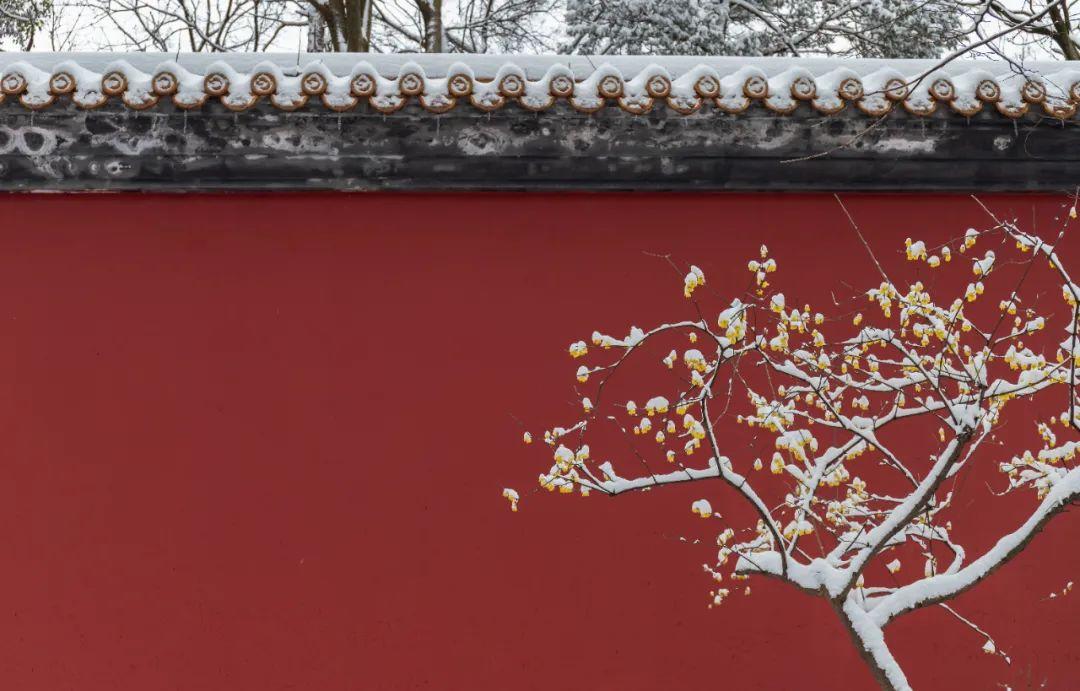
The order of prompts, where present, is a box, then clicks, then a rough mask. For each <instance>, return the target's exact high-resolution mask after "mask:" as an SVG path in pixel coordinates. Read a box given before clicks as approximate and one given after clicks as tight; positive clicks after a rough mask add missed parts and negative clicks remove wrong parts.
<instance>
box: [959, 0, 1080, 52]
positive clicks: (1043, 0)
mask: <svg viewBox="0 0 1080 691" xmlns="http://www.w3.org/2000/svg"><path fill="white" fill-rule="evenodd" d="M959 4H960V5H963V6H965V7H964V9H965V12H966V13H967V14H968V15H969V17H970V19H971V21H972V25H973V26H974V29H973V32H974V33H977V34H978V33H982V32H984V31H985V30H986V29H987V27H988V26H992V25H995V24H996V25H1000V26H1003V27H1009V28H1013V29H1016V32H1015V34H1014V35H1013V38H1012V43H1013V44H1014V46H1016V47H1018V48H1020V49H1022V50H1026V49H1031V48H1035V49H1041V52H1044V53H1045V52H1048V53H1050V54H1051V55H1053V56H1054V57H1057V58H1064V59H1065V60H1080V2H1078V1H1077V0H1020V1H1017V0H1013V1H1011V2H1004V1H1002V0H971V1H968V2H961V3H959Z"/></svg>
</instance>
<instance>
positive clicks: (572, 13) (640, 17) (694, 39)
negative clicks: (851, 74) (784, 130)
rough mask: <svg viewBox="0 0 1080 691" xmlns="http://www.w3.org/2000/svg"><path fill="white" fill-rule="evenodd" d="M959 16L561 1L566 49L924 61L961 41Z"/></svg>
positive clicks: (710, 3) (783, 5) (835, 3)
mask: <svg viewBox="0 0 1080 691" xmlns="http://www.w3.org/2000/svg"><path fill="white" fill-rule="evenodd" d="M962 18H963V15H962V14H961V12H960V11H959V8H958V7H957V6H956V4H955V3H951V2H939V1H935V0H921V1H917V2H911V1H910V0H880V1H877V2H866V1H865V0H721V1H719V2H717V1H715V0H675V1H674V2H672V1H670V0H567V5H566V25H567V34H568V38H567V41H566V43H565V45H564V49H565V50H568V51H572V52H580V53H597V54H613V53H614V54H618V53H628V54H649V55H655V54H665V53H667V54H676V55H802V54H817V55H849V56H860V57H920V58H930V57H937V56H939V55H941V53H942V51H943V50H945V49H949V48H953V47H955V46H957V45H959V44H960V41H961V39H962V32H961V28H962V27H961V20H962Z"/></svg>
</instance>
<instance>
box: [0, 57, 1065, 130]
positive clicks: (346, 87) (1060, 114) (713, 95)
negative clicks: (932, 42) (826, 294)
mask: <svg viewBox="0 0 1080 691" xmlns="http://www.w3.org/2000/svg"><path fill="white" fill-rule="evenodd" d="M23 57H26V58H29V57H30V56H23ZM246 57H250V56H246ZM489 57H490V56H489ZM523 60H524V58H523ZM680 60H682V59H681V58H680ZM662 61H663V59H660V62H662ZM34 62H35V61H34V60H30V59H23V60H19V61H16V62H11V63H9V64H6V65H4V66H3V67H2V68H0V102H2V101H4V100H6V99H8V98H13V99H17V101H18V102H19V103H21V104H22V105H23V106H25V107H27V108H30V109H33V110H41V109H44V108H48V107H49V106H52V105H54V104H56V103H58V102H61V100H62V98H68V99H70V100H71V101H72V102H73V103H74V104H75V105H76V106H78V107H79V108H83V109H94V108H98V107H101V106H103V105H105V104H106V103H107V102H108V101H109V100H110V99H111V98H118V99H120V100H121V101H122V102H123V103H124V104H125V105H126V106H127V107H129V108H132V109H135V110H144V109H147V108H151V107H154V106H156V105H158V104H159V103H161V102H163V101H165V100H166V99H171V101H172V102H173V104H175V105H176V106H177V107H179V108H182V109H191V108H199V107H201V106H203V105H204V104H206V103H207V102H208V101H210V99H217V100H218V101H220V103H221V104H222V105H223V106H224V107H225V108H227V109H229V110H231V111H236V112H240V111H245V110H248V109H250V108H253V107H254V106H255V105H257V104H258V103H259V102H260V101H262V100H267V101H269V102H270V103H271V104H272V105H273V106H274V107H275V108H277V109H280V110H284V111H292V110H297V109H299V108H302V107H304V106H305V105H307V104H308V102H309V100H310V99H312V98H318V99H319V100H320V101H321V103H322V105H323V106H324V107H326V108H328V109H330V110H331V111H337V112H344V111H349V110H352V109H354V108H356V107H358V106H359V105H360V104H361V103H362V102H366V103H367V104H368V105H369V106H370V107H371V108H372V109H374V110H375V111H376V112H379V113H384V114H388V113H393V112H395V111H397V110H400V109H401V108H403V107H404V106H405V105H407V104H408V103H409V102H410V101H413V100H415V101H416V102H417V103H419V105H420V106H421V107H422V108H423V109H424V110H426V111H428V112H431V113H444V112H447V111H449V110H450V109H452V108H454V107H455V106H456V105H457V104H458V103H459V102H462V101H464V102H467V103H468V104H470V105H472V106H473V107H474V108H477V109H479V110H481V111H494V110H499V109H501V108H503V107H505V106H506V105H507V104H509V103H516V104H517V105H519V106H521V107H523V108H525V109H527V110H532V111H544V110H548V109H550V108H553V107H555V106H556V104H558V103H559V102H560V101H564V102H566V103H568V104H569V105H570V107H572V108H574V109H576V110H578V111H581V112H585V113H593V112H596V111H598V110H600V109H602V108H604V107H606V106H608V105H610V104H615V105H617V106H618V107H619V108H620V109H622V110H623V111H626V112H628V113H631V114H634V115H641V114H644V113H647V112H649V111H650V110H652V109H653V108H654V106H655V105H656V104H657V103H661V104H663V105H666V106H667V107H668V108H670V109H671V110H673V111H675V112H677V113H681V114H686V115H688V114H692V113H695V112H698V111H701V110H702V109H703V108H706V107H707V106H711V107H713V108H715V109H716V110H718V111H720V112H723V113H729V114H735V113H741V112H744V111H746V110H747V109H748V108H750V107H751V106H752V105H754V104H755V103H759V104H760V105H762V106H763V107H764V108H766V109H768V110H770V111H772V112H774V113H778V114H788V113H792V112H794V111H796V110H797V109H798V108H799V105H800V103H806V104H807V105H808V106H809V107H811V108H812V109H813V110H815V111H817V112H818V113H821V114H823V115H831V114H834V113H838V112H840V111H842V110H844V109H845V108H846V107H847V106H848V104H851V105H852V106H854V107H855V108H856V109H858V110H859V111H860V112H862V113H864V114H866V115H868V116H875V117H877V116H882V115H884V114H886V113H888V112H890V111H891V110H893V108H894V107H896V106H897V105H899V106H901V107H902V108H903V109H904V110H906V111H907V112H909V113H911V114H913V115H917V116H927V115H931V114H932V113H934V112H935V111H936V110H937V109H938V106H939V104H947V106H948V107H949V108H950V109H951V110H952V111H954V112H956V113H959V114H961V115H964V116H972V115H975V114H976V113H978V112H980V111H982V110H983V108H984V107H985V106H986V105H987V104H992V106H993V108H994V110H995V111H996V112H997V113H999V114H1001V115H1003V116H1005V117H1008V118H1019V117H1022V116H1024V115H1025V114H1027V113H1028V111H1029V109H1030V108H1031V106H1032V105H1037V106H1040V107H1041V109H1042V111H1043V113H1045V114H1046V115H1048V116H1050V117H1054V118H1061V119H1065V118H1071V117H1073V116H1074V115H1075V114H1076V112H1077V108H1078V106H1080V69H1077V68H1073V67H1069V66H1067V65H1062V66H1061V68H1060V69H1059V71H1057V72H1055V73H1053V74H1049V75H1041V74H1035V73H1030V74H1025V75H1020V74H997V75H995V74H993V73H991V72H990V71H989V70H988V69H986V67H987V66H986V65H982V64H979V63H968V64H965V65H964V66H963V67H964V70H963V71H958V70H957V69H956V68H952V69H937V70H933V71H930V72H926V71H923V72H919V73H917V74H904V72H902V71H901V70H900V69H897V67H905V68H910V67H913V65H912V64H911V63H910V62H909V61H897V62H896V65H897V67H891V66H890V63H889V62H888V61H850V62H848V61H827V60H826V61H821V60H818V61H814V60H810V61H804V62H802V63H800V61H797V60H794V61H789V62H786V63H785V62H780V63H772V64H773V66H775V65H776V64H779V65H781V66H783V67H785V68H786V69H783V71H780V72H776V71H775V70H772V72H773V73H772V74H770V73H769V72H767V71H766V70H764V69H762V65H763V64H766V63H762V62H760V61H758V60H757V59H753V58H747V59H746V60H745V61H744V63H743V64H740V63H739V62H738V61H725V64H730V66H731V67H732V69H728V68H727V67H724V68H718V67H716V66H714V65H709V64H707V63H706V62H702V63H700V64H697V65H696V66H693V67H690V68H689V69H680V70H678V72H677V73H673V72H672V71H671V70H669V69H667V67H665V66H664V65H662V64H660V63H659V62H651V63H649V64H646V65H644V66H642V67H640V68H638V69H636V70H634V71H632V72H630V71H628V72H627V73H624V71H623V70H621V69H620V68H619V67H618V66H617V65H616V64H613V62H606V63H603V64H600V65H598V66H596V67H595V68H594V69H592V71H591V72H589V73H588V74H585V75H584V76H582V75H581V74H580V70H578V74H575V71H574V70H573V69H571V67H570V66H569V65H567V64H560V63H557V62H548V64H547V67H546V71H545V72H544V73H543V75H542V76H540V77H539V78H533V79H530V78H529V77H528V75H527V72H526V69H525V68H524V67H523V66H521V65H520V64H518V63H517V62H515V61H514V60H513V59H506V60H505V61H503V62H502V63H501V65H500V66H499V67H498V68H497V69H495V70H493V71H490V72H487V73H485V75H484V76H478V75H477V74H476V72H475V71H474V69H473V67H472V66H470V65H469V64H468V62H465V61H461V60H457V61H455V62H453V63H451V64H449V66H448V67H447V68H446V70H445V76H439V77H430V76H428V75H427V73H426V72H425V69H424V66H423V65H421V64H419V63H418V62H416V61H408V62H405V63H404V64H401V65H396V66H394V67H393V69H392V71H393V74H392V75H391V74H388V72H390V71H391V69H383V70H380V69H378V68H377V67H376V66H374V65H373V64H372V63H371V62H370V61H367V60H357V61H355V62H354V63H353V65H352V68H351V69H350V70H349V71H348V72H346V73H335V72H333V71H332V70H331V69H330V68H329V67H328V66H327V65H326V64H325V62H323V61H322V60H313V61H311V62H309V63H308V64H306V65H303V66H300V65H297V67H296V68H295V69H286V68H284V67H283V66H282V65H281V64H280V63H278V62H275V61H273V60H269V59H267V60H262V61H260V62H258V63H256V64H254V65H253V66H252V67H251V68H250V69H248V70H244V71H240V70H238V69H236V67H234V66H233V65H232V64H230V62H229V61H228V60H227V59H223V60H216V61H214V62H211V63H209V64H207V65H206V67H205V70H203V72H202V73H197V72H192V71H189V70H188V69H186V68H185V67H183V66H181V65H180V64H179V63H177V62H176V61H175V60H166V61H163V62H160V63H158V64H157V65H156V66H155V67H154V68H153V69H151V70H150V71H144V70H142V69H139V68H138V67H135V66H133V65H132V64H131V62H129V61H127V60H123V59H118V60H114V61H112V62H111V63H108V64H107V65H105V66H103V67H102V68H101V69H97V70H95V69H90V68H87V67H84V66H83V65H81V64H80V62H79V61H78V60H77V59H67V60H62V61H59V62H56V63H55V64H52V65H50V66H49V67H48V68H46V69H43V68H42V67H39V66H38V65H36V64H34ZM339 62H340V61H339ZM684 62H685V61H684ZM804 65H805V66H804ZM810 67H819V68H827V71H824V72H820V70H819V72H820V73H817V74H815V73H814V72H813V71H811V69H809V68H810ZM855 67H858V68H861V70H862V71H858V70H856V69H853V68H855ZM870 68H874V69H872V71H868V70H869V69H870ZM440 71H441V70H440ZM533 71H534V72H535V71H536V70H535V68H534V70H533ZM488 75H490V76H488Z"/></svg>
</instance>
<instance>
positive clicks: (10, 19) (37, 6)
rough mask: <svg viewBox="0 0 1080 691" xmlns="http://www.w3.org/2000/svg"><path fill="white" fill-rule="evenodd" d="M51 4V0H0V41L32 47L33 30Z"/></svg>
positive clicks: (21, 46)
mask: <svg viewBox="0 0 1080 691" xmlns="http://www.w3.org/2000/svg"><path fill="white" fill-rule="evenodd" d="M51 6H52V2H51V0H0V41H10V42H12V43H13V44H15V45H16V46H18V47H19V48H20V49H24V50H29V49H30V48H33V46H34V32H35V31H36V30H37V29H38V28H39V27H40V26H41V22H42V18H43V17H44V16H45V15H46V14H47V13H48V12H49V11H50V9H51Z"/></svg>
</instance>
